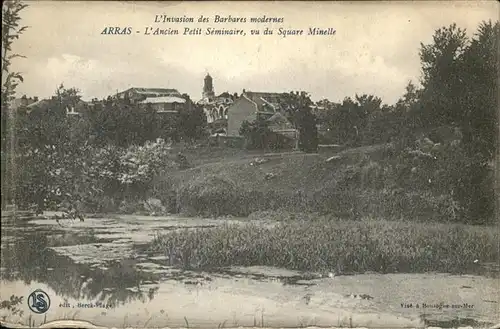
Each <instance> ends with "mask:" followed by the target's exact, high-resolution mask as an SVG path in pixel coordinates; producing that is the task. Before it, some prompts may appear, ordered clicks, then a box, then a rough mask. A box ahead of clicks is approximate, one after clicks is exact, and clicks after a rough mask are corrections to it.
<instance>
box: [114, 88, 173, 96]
mask: <svg viewBox="0 0 500 329" xmlns="http://www.w3.org/2000/svg"><path fill="white" fill-rule="evenodd" d="M127 92H134V93H137V94H140V95H155V96H162V95H170V94H175V95H180V93H179V91H178V90H177V89H173V88H139V87H132V88H129V89H127V90H125V91H122V92H119V93H118V94H117V95H121V94H125V93H127Z"/></svg>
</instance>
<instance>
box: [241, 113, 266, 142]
mask: <svg viewBox="0 0 500 329" xmlns="http://www.w3.org/2000/svg"><path fill="white" fill-rule="evenodd" d="M271 134H272V131H271V130H270V129H269V123H268V121H267V119H266V118H265V117H262V116H257V119H256V120H254V121H252V122H248V121H246V120H245V121H243V123H242V124H241V127H240V135H241V136H245V138H246V146H247V148H249V149H260V150H263V149H265V148H267V146H268V142H269V136H270V135H271Z"/></svg>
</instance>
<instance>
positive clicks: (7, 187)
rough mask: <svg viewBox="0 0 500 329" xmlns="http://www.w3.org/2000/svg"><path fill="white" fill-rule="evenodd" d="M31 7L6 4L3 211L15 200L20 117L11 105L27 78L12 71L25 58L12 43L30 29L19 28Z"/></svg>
mask: <svg viewBox="0 0 500 329" xmlns="http://www.w3.org/2000/svg"><path fill="white" fill-rule="evenodd" d="M26 7H27V5H26V4H24V3H22V2H21V1H19V0H10V1H4V2H3V3H2V64H1V67H2V68H1V70H2V90H1V110H2V115H1V116H2V207H4V206H5V204H6V203H7V202H8V201H10V200H12V199H14V198H15V190H16V180H15V176H16V173H15V168H16V163H15V158H16V157H15V154H16V138H15V137H16V136H15V127H16V115H15V112H14V111H13V110H11V109H10V107H9V105H10V102H11V101H12V100H13V99H14V95H15V89H16V87H17V85H18V84H19V82H22V81H23V77H22V76H21V74H20V73H19V72H15V71H11V69H10V66H11V64H12V62H11V61H12V59H14V58H16V57H23V56H22V55H20V54H15V53H12V43H13V42H14V40H16V39H18V38H19V36H20V35H21V34H22V33H23V32H24V31H25V30H26V29H27V28H28V27H27V26H22V27H20V26H19V23H20V21H21V16H20V13H21V11H22V10H23V9H24V8H26Z"/></svg>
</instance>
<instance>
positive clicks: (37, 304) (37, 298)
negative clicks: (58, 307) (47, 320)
mask: <svg viewBox="0 0 500 329" xmlns="http://www.w3.org/2000/svg"><path fill="white" fill-rule="evenodd" d="M28 306H29V308H30V310H31V311H33V312H35V313H37V314H42V313H45V312H47V311H48V310H49V308H50V298H49V295H47V293H45V291H43V290H41V289H37V290H35V291H33V292H32V293H31V294H30V295H29V296H28Z"/></svg>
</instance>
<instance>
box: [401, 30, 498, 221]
mask: <svg viewBox="0 0 500 329" xmlns="http://www.w3.org/2000/svg"><path fill="white" fill-rule="evenodd" d="M499 35H500V26H499V23H498V22H496V23H495V24H493V23H491V22H483V23H481V24H480V26H479V28H478V31H477V33H476V34H475V35H474V36H473V38H472V39H471V40H469V39H468V38H467V36H466V34H465V30H463V29H460V28H457V26H456V25H455V24H453V25H451V26H449V27H447V28H446V27H444V28H441V29H438V30H437V31H436V33H435V34H434V38H433V43H431V44H429V45H423V44H422V45H421V50H420V58H421V62H422V71H423V75H422V90H421V91H419V92H418V98H419V100H418V101H417V102H416V104H413V105H412V109H411V111H410V114H411V116H410V117H412V118H414V120H412V121H413V122H414V123H416V124H415V128H420V129H421V130H423V131H424V132H427V133H430V132H431V129H433V128H435V127H441V126H447V127H451V128H454V129H458V130H459V131H460V132H461V134H462V136H463V137H462V138H461V140H460V141H459V142H460V144H458V146H453V151H450V152H453V153H452V154H450V155H449V160H448V161H453V162H455V163H457V164H459V165H456V166H455V170H454V172H450V173H448V172H447V171H444V172H445V174H444V175H446V176H448V177H447V179H448V181H449V187H450V189H451V190H452V193H453V195H454V197H455V198H456V199H457V200H458V201H459V202H460V205H461V206H462V208H463V209H464V212H463V216H464V217H465V218H466V219H467V220H471V221H475V222H482V221H484V220H485V219H488V218H493V216H494V209H495V190H494V182H495V180H494V170H493V159H494V157H495V155H496V153H497V150H498V141H497V136H498V133H499V131H498V111H497V105H498V103H497V101H498V99H497V93H498V89H497V88H498V80H497V75H498V72H499V64H498V57H497V56H498V55H497V54H498V45H499V44H498V41H499ZM401 105H403V104H399V106H401ZM457 173H458V174H457Z"/></svg>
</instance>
